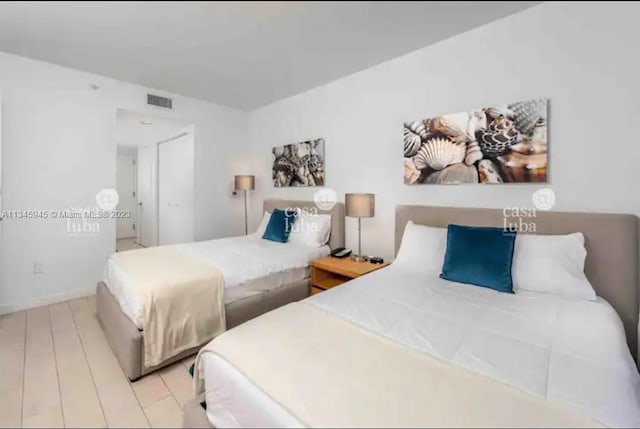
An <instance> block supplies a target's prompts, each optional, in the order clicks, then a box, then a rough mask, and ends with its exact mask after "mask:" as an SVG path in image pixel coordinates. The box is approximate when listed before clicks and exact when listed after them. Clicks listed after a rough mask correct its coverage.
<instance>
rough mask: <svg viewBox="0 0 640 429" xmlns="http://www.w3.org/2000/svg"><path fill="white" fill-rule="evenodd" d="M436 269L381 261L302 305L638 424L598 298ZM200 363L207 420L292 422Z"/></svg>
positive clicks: (623, 355)
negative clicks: (484, 282) (515, 288)
mask: <svg viewBox="0 0 640 429" xmlns="http://www.w3.org/2000/svg"><path fill="white" fill-rule="evenodd" d="M437 274H438V273H435V272H434V273H429V274H425V273H413V272H410V271H407V270H405V269H403V268H399V267H395V266H391V267H389V268H386V269H382V270H379V271H377V272H375V273H372V274H369V275H367V276H364V277H362V278H359V279H356V280H354V281H352V282H350V283H349V284H348V285H344V286H341V287H337V288H334V289H332V290H330V291H327V292H323V293H321V294H318V295H315V296H313V297H311V298H309V299H307V300H306V301H305V302H306V303H307V304H309V305H314V306H316V307H318V308H320V309H322V310H324V311H327V312H329V313H332V314H334V315H336V316H338V317H342V318H344V319H346V320H349V321H351V322H352V323H355V324H357V325H360V326H362V327H364V328H365V329H367V330H369V331H371V332H374V333H376V334H379V335H382V336H385V337H387V338H389V339H391V340H393V341H396V342H398V343H401V344H404V345H406V346H407V347H412V348H414V349H417V350H420V351H422V352H425V353H429V354H431V355H433V356H435V357H437V358H440V359H442V360H444V361H447V362H450V363H452V364H454V365H459V366H462V367H465V368H467V369H470V370H472V371H475V372H478V373H481V374H485V375H487V376H490V377H493V378H495V379H497V380H499V381H501V382H504V383H507V384H509V385H512V386H515V387H518V388H520V389H522V390H525V391H527V392H530V393H532V394H534V395H538V396H540V397H543V398H546V399H547V400H550V401H554V402H557V403H561V404H564V405H566V406H568V407H572V408H574V409H578V410H579V412H581V413H583V414H584V415H586V416H588V417H590V418H592V419H595V420H597V421H599V422H601V423H603V424H605V425H608V426H620V427H638V426H640V376H639V375H638V372H637V370H636V366H635V363H634V361H633V358H632V357H631V354H630V353H629V350H628V347H627V344H626V341H625V336H624V330H623V327H622V323H621V321H620V319H619V317H618V315H617V314H616V313H615V311H614V310H613V308H612V307H611V306H610V305H609V304H608V303H607V302H606V301H604V300H602V299H598V301H595V302H590V301H571V300H565V299H562V298H560V297H557V296H553V295H545V294H539V293H519V294H516V295H511V294H504V293H499V292H495V291H492V290H489V289H485V288H479V287H474V286H469V285H462V284H457V283H452V282H448V281H445V280H441V279H440V278H438V275H437ZM362 363H363V365H366V356H363V357H362ZM200 369H201V371H202V374H204V375H203V377H204V379H205V385H206V400H207V415H208V417H209V419H210V421H211V422H212V423H213V424H214V425H215V426H217V427H227V426H231V427H233V426H235V427H241V426H245V427H246V426H300V423H299V422H298V421H297V419H296V418H295V416H292V415H290V414H289V413H288V412H287V411H286V410H285V409H284V408H283V407H282V406H280V404H277V403H275V402H274V401H273V400H271V399H270V398H269V397H268V396H267V395H265V394H264V393H263V392H261V391H259V390H258V389H257V388H256V387H255V386H253V385H252V383H251V381H250V380H248V379H246V378H245V377H244V376H243V375H242V374H240V373H239V372H238V371H237V370H235V369H234V367H233V366H232V365H230V364H229V363H228V362H224V361H223V360H222V359H221V358H219V357H217V356H215V355H213V354H210V353H209V354H205V355H203V356H202V360H201V368H200ZM496 406H497V407H499V404H496ZM497 411H498V410H497Z"/></svg>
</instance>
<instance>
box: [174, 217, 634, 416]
mask: <svg viewBox="0 0 640 429" xmlns="http://www.w3.org/2000/svg"><path fill="white" fill-rule="evenodd" d="M524 220H525V221H526V222H527V223H529V222H535V225H536V232H537V233H538V234H569V233H572V232H582V233H583V234H584V236H585V246H586V248H587V260H586V264H585V272H586V275H587V277H588V278H589V281H590V282H591V284H592V285H593V287H594V289H595V291H596V293H597V294H598V295H599V296H601V297H603V298H605V299H606V300H607V301H608V302H609V303H610V304H611V305H612V306H613V308H614V309H615V310H616V311H617V312H618V314H619V315H620V318H621V319H622V323H623V325H624V328H625V332H626V334H627V343H628V344H629V349H630V351H631V354H632V355H633V357H634V359H636V362H637V361H638V330H639V328H638V312H639V308H640V307H639V303H638V298H639V297H640V293H639V288H640V251H639V248H638V247H639V245H638V242H639V240H640V223H639V219H638V217H637V216H634V215H626V214H600V213H568V212H540V211H539V212H537V213H536V216H535V218H528V219H524ZM409 221H413V222H414V223H417V224H420V225H430V226H437V227H441V228H445V227H446V226H447V225H449V224H450V223H456V224H461V225H474V226H498V227H503V226H504V222H505V217H504V211H503V210H501V209H479V208H459V207H430V206H411V205H401V206H397V207H396V219H395V253H396V254H397V253H398V249H399V248H400V243H401V241H402V235H403V233H404V228H405V226H406V224H407V222H409ZM518 221H519V219H518V218H517V217H512V216H509V217H507V218H506V222H508V223H509V224H517V223H518ZM203 401H204V398H203V397H199V398H195V399H193V400H191V401H189V402H188V403H187V404H185V406H184V417H183V427H185V428H213V426H212V425H211V423H210V422H209V420H208V418H207V415H206V411H205V410H204V408H203V407H202V405H201V403H202V402H203Z"/></svg>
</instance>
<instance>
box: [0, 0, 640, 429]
mask: <svg viewBox="0 0 640 429" xmlns="http://www.w3.org/2000/svg"><path fill="white" fill-rule="evenodd" d="M240 5H241V6H233V5H226V4H224V3H221V4H209V3H198V4H192V5H189V4H187V5H184V6H183V7H179V6H177V5H172V6H165V8H169V10H171V13H167V12H166V10H167V9H163V8H159V7H156V8H155V9H154V8H151V6H146V5H142V4H137V5H130V6H128V7H131V8H135V10H134V11H132V10H130V11H128V12H127V11H126V10H123V9H121V8H122V7H124V6H118V7H115V6H108V5H84V6H82V7H81V6H77V7H74V8H71V7H70V6H68V5H51V6H48V7H47V8H44V7H43V6H39V5H33V4H29V3H25V4H11V3H6V4H3V5H2V6H0V35H1V36H0V51H3V52H5V53H3V54H0V96H1V97H2V191H3V194H2V209H3V210H6V211H9V210H64V209H67V208H69V207H87V206H92V205H95V195H96V192H97V191H99V190H100V189H103V188H110V187H114V186H115V168H116V167H115V163H116V156H115V153H116V146H115V145H116V143H115V142H116V138H115V124H116V112H117V110H118V109H126V110H130V111H136V112H143V113H150V114H159V115H162V116H165V117H168V118H171V119H175V120H179V121H182V122H186V123H191V124H194V125H195V129H196V130H197V131H196V134H195V140H194V151H195V155H194V170H195V176H194V183H195V184H194V194H195V198H194V210H193V212H194V237H195V240H196V241H202V240H210V239H216V238H223V237H231V236H242V235H244V232H245V222H244V213H245V212H244V198H243V194H244V192H243V191H242V190H240V193H239V194H238V195H236V196H234V195H233V191H234V189H235V186H234V176H236V175H253V176H254V188H255V189H253V190H249V191H248V192H247V202H248V207H247V209H248V225H249V227H248V230H249V232H254V231H256V230H257V228H258V226H259V224H260V221H261V220H262V218H263V203H264V201H265V200H269V199H283V200H295V201H313V197H314V194H315V193H316V192H317V191H318V188H314V187H309V188H305V187H279V188H276V187H275V186H274V184H273V176H272V174H273V173H272V171H273V152H272V151H273V149H274V148H275V147H279V146H283V145H286V144H290V143H296V142H303V141H309V140H316V139H324V155H325V164H324V168H325V170H324V173H325V176H324V179H325V183H324V184H325V186H326V188H330V189H333V190H334V191H335V192H336V195H337V200H338V201H340V202H342V203H344V202H345V194H348V193H372V194H375V216H374V217H372V218H367V219H364V218H363V219H362V222H361V224H362V240H361V241H362V253H364V254H366V255H375V256H380V257H382V258H383V259H384V260H385V262H389V261H392V260H393V259H394V257H395V255H396V253H395V252H396V247H395V243H396V241H395V240H396V239H397V234H396V231H395V228H394V224H395V221H396V207H397V206H401V205H419V206H444V207H476V208H493V209H499V210H501V211H502V210H503V209H505V208H519V209H528V208H531V207H532V195H533V194H534V192H536V191H538V190H539V189H547V188H548V189H551V190H553V193H554V195H555V205H554V206H553V208H552V210H551V212H556V211H559V212H586V213H619V214H631V215H634V216H637V215H638V214H640V194H639V193H637V192H634V190H633V183H634V182H635V179H634V177H635V176H636V168H635V165H636V162H637V160H638V159H639V155H640V154H639V153H638V151H639V149H638V147H637V146H635V145H633V144H631V143H629V140H630V138H633V137H631V136H633V133H632V132H631V131H632V130H633V124H634V123H635V118H636V117H637V113H639V111H638V106H637V103H635V101H634V99H635V94H636V93H637V90H638V84H637V79H636V76H637V75H638V71H639V70H638V68H639V64H638V62H637V60H636V59H635V58H634V56H633V55H629V54H628V53H629V52H633V50H632V49H633V48H634V41H635V40H637V38H638V34H637V30H636V28H635V21H636V19H637V17H638V14H639V13H640V10H639V9H638V5H637V4H634V3H631V4H622V3H615V4H604V3H587V2H584V3H572V4H568V3H553V2H547V3H541V4H538V3H533V2H532V3H528V4H521V3H515V2H512V3H501V4H498V3H493V2H481V3H479V4H478V5H477V6H473V5H471V4H469V3H463V4H460V5H453V4H449V3H447V2H445V3H444V5H443V6H439V7H441V9H433V8H434V7H435V6H434V5H433V4H429V3H413V4H408V3H407V4H403V3H400V4H398V5H391V4H387V3H382V4H375V3H362V4H350V3H347V4H345V5H342V6H338V5H336V4H322V3H321V4H317V5H310V4H307V3H300V4H295V3H294V4H292V5H289V6H287V5H284V4H281V3H275V4H270V3H267V4H251V3H240ZM96 8H97V10H96ZM148 8H151V9H148ZM171 8H174V9H171ZM412 8H413V9H412ZM154 10H155V12H156V13H155V14H151V15H146V16H148V17H149V19H148V20H145V19H142V18H136V17H140V16H141V15H143V14H150V13H151V12H152V11H154ZM163 11H165V12H163ZM134 12H135V13H134ZM125 16H126V17H128V18H127V19H124V17H125ZM151 17H153V19H151ZM176 17H179V18H183V19H176ZM66 20H72V21H73V22H68V21H66ZM423 20H424V21H425V22H428V23H429V24H430V26H429V25H420V22H421V21H423ZM114 22H118V23H119V24H118V25H119V26H118V27H115V28H117V29H118V31H116V32H114V31H113V28H114V26H115V24H114ZM178 22H182V23H183V24H184V25H185V26H186V28H189V27H192V28H193V29H194V30H193V31H194V33H190V32H188V31H186V32H184V33H178V30H177V29H176V33H177V34H181V36H180V38H179V37H175V34H174V33H172V32H169V33H166V34H165V33H163V32H161V31H156V32H153V31H151V29H152V28H156V27H157V28H159V29H162V28H173V27H172V26H175V25H177V23H178ZM403 22H404V23H405V24H404V25H403V26H401V23H403ZM80 23H84V25H80ZM350 23H351V25H349V24H350ZM436 23H440V24H439V25H435V24H436ZM300 25H308V26H309V28H313V29H315V31H305V30H303V29H301V27H300ZM329 25H331V26H332V27H331V28H335V29H334V30H333V31H327V28H330V27H329ZM141 26H142V27H141ZM145 26H146V27H145ZM394 26H395V27H394ZM60 27H64V28H65V29H66V30H65V31H62V30H60ZM209 27H213V28H214V29H217V30H216V31H219V32H221V33H222V34H223V35H227V36H228V38H224V37H222V36H220V33H214V34H209V33H207V31H209ZM274 27H276V28H279V29H280V30H278V31H274V30H273V28H274ZM423 27H424V28H423ZM180 28H182V27H180ZM349 28H351V30H349ZM380 28H386V29H387V30H386V31H387V32H384V31H381V30H380ZM425 28H430V31H427V30H426V29H425ZM211 31H213V30H211ZM363 34H364V35H366V36H367V37H366V38H364V39H363V38H362V35H363ZM163 37H164V38H163ZM198 38H200V39H198ZM198 40H200V42H201V43H202V45H200V44H198V43H196V42H197V41H198ZM220 40H225V41H226V42H225V43H226V44H225V43H222V42H220ZM258 40H263V41H264V43H265V45H264V46H263V45H260V44H256V45H255V46H253V47H252V46H250V45H254V44H255V43H254V42H255V41H258ZM318 40H321V41H323V42H322V43H320V42H319V41H318ZM205 41H206V43H205ZM172 43H173V44H172ZM221 45H224V46H222V47H221ZM247 45H249V46H247ZM225 46H226V47H227V48H228V49H223V48H224V47H225ZM265 46H268V47H269V48H267V47H265ZM274 46H281V49H275V48H273V47H274ZM188 49H191V51H188ZM201 49H207V50H210V51H211V53H206V54H205V55H202V50H201ZM243 49H248V50H246V51H245V50H243ZM182 50H187V51H185V52H182ZM236 52H246V54H247V57H238V56H237V55H236V54H234V53H236ZM163 53H164V54H167V53H168V54H170V55H162V54H163ZM267 54H268V55H267ZM215 55H218V56H217V57H216V56H215ZM169 57H172V58H169ZM248 58H251V60H249V59H248ZM176 59H180V60H183V61H187V60H192V61H193V63H191V64H190V65H191V66H192V67H184V64H182V63H180V62H179V61H177V60H176ZM153 61H160V62H159V63H154V62H153ZM305 61H307V62H309V64H312V65H313V67H303V68H302V69H301V68H300V64H301V63H304V62H305ZM147 62H149V66H146V65H145V64H146V63H147ZM220 64H222V65H223V66H224V67H226V68H222V69H221V68H218V67H222V66H221V65H220ZM247 65H252V66H255V67H254V68H251V72H250V71H249V70H248V67H247ZM308 69H313V70H314V72H313V73H312V72H311V71H310V70H308ZM81 70H82V71H81ZM191 70H192V71H193V73H192V74H189V73H187V71H191ZM252 73H253V74H252ZM229 76H231V78H230V77H229ZM256 82H258V83H256ZM149 93H151V94H156V95H160V96H164V97H168V98H170V99H172V100H173V109H171V110H162V109H161V108H157V107H155V106H149V105H147V94H149ZM534 98H546V99H548V100H549V102H548V114H549V135H548V138H549V142H550V144H551V145H552V148H551V149H550V151H549V171H548V178H547V181H546V182H547V183H544V184H543V183H531V184H503V185H496V186H481V185H468V184H464V185H459V186H445V185H429V184H424V185H422V184H420V185H415V186H414V185H412V186H409V185H405V184H404V183H403V182H404V181H403V167H401V162H402V159H401V158H402V152H401V149H400V148H401V147H402V146H401V145H402V142H403V135H402V132H403V124H404V123H410V122H411V121H415V120H417V119H425V118H429V117H435V116H437V115H442V114H446V113H449V112H466V111H471V110H472V109H475V108H477V107H480V106H492V105H494V103H495V104H497V105H501V104H508V103H513V102H517V101H520V100H530V99H534ZM43 100H46V102H43ZM225 106H230V107H225ZM612 109H613V111H615V112H616V114H615V115H613V114H612V113H610V111H611V110H612ZM609 142H611V143H610V144H607V143H609ZM605 147H606V148H607V150H603V148H605ZM610 147H615V148H618V147H620V148H623V149H625V151H617V150H609V148H610ZM610 159H611V162H609V160H610ZM595 173H598V174H595ZM501 219H502V217H501ZM523 222H526V223H527V224H529V223H531V222H530V221H529V220H523ZM516 223H518V220H516ZM498 226H503V225H502V223H500V225H498ZM100 227H101V231H100V232H99V233H95V234H85V235H81V236H78V235H76V236H70V235H69V234H68V233H67V230H66V227H65V226H64V225H61V224H60V223H58V222H54V221H53V220H51V219H35V220H27V221H20V222H18V221H16V220H11V219H8V218H5V219H4V220H3V222H2V228H3V229H2V237H1V239H0V242H1V243H2V252H3V253H2V267H1V268H0V270H1V272H0V274H1V282H2V283H1V287H0V312H1V313H3V314H6V315H7V316H4V317H3V319H2V325H1V328H2V330H3V337H2V338H3V339H4V338H6V337H11V340H10V341H9V343H2V345H1V346H2V350H3V355H2V358H3V359H2V363H1V364H0V365H1V368H0V371H2V373H1V374H2V377H0V378H1V380H2V384H3V385H2V386H1V387H2V390H1V391H0V395H2V399H3V400H2V401H0V402H1V403H2V404H3V407H7V408H6V409H7V411H6V412H5V408H2V412H1V413H0V415H1V416H2V419H3V421H2V424H3V425H6V426H20V425H24V426H28V425H30V424H31V425H37V426H46V425H51V426H63V425H65V424H66V425H67V426H69V427H73V426H105V425H108V426H138V425H142V426H147V425H152V426H164V427H166V426H172V425H181V424H182V409H181V408H182V406H183V405H184V401H185V400H186V399H190V398H188V396H189V395H191V397H192V396H193V391H192V390H191V386H190V383H191V378H190V376H189V374H188V372H187V371H186V366H189V365H190V363H191V360H192V358H188V359H189V360H187V361H186V363H189V365H185V364H182V369H184V371H182V372H180V371H179V370H180V367H178V366H176V365H170V366H169V367H167V368H168V369H164V371H163V370H160V371H156V372H153V373H151V374H149V375H148V376H146V377H142V378H141V379H140V380H139V381H135V382H132V383H131V382H129V380H128V378H127V377H126V376H125V375H124V370H123V369H122V368H121V367H122V363H121V362H119V361H118V360H117V358H116V357H115V356H114V355H113V352H111V347H110V346H109V343H108V341H107V340H106V337H104V336H103V337H100V335H103V334H102V331H101V330H100V329H101V328H100V326H99V325H98V322H97V320H96V319H95V317H94V316H92V314H91V306H92V305H93V301H92V299H89V300H87V299H86V298H85V297H89V296H91V295H94V296H95V292H96V284H97V283H98V282H99V281H101V280H103V271H104V268H105V263H106V261H107V259H108V258H109V256H110V255H111V254H112V253H113V252H114V251H115V248H114V242H115V240H114V237H115V222H108V221H106V222H101V223H100ZM344 234H345V240H344V244H343V245H344V246H346V247H349V248H352V249H354V253H358V252H357V250H356V249H357V248H358V220H357V219H355V218H352V217H346V218H344ZM635 243H636V246H637V239H636V240H635ZM636 267H637V263H636ZM346 287H347V286H345V288H346ZM594 287H596V286H595V285H594ZM337 289H340V288H337ZM321 296H322V294H320V295H319V297H321ZM70 300H71V301H70ZM69 301H70V302H71V303H70V304H64V303H68V302H69ZM60 303H63V304H60ZM48 305H51V307H46V306H48ZM43 306H44V307H43ZM42 308H45V309H46V311H45V313H42V311H41V310H39V309H42ZM11 314H13V315H14V316H12V317H9V316H8V315H11ZM16 315H17V316H16ZM70 316H73V317H72V318H71V319H70ZM41 318H44V319H45V320H44V321H42V320H41ZM74 318H75V319H74ZM69 320H74V321H75V330H76V331H77V334H74V335H75V336H74V335H72V333H74V332H75V331H70V332H71V333H69V334H68V335H66V334H67V333H68V332H67V330H65V329H64V327H65V326H67V325H65V323H68V322H69ZM29 321H32V327H35V328H36V329H32V328H31V327H30V325H29ZM56 321H61V322H60V323H61V325H62V328H61V329H56V326H58V325H56ZM40 322H42V323H45V324H44V326H51V327H52V330H51V333H50V334H48V335H46V332H47V330H41V329H37V328H38V327H39V325H38V324H39V323H40ZM10 329H16V332H14V333H13V334H9V331H10ZM32 336H33V339H32V338H31V337H32ZM100 338H101V339H100ZM30 344H35V345H37V344H39V345H40V346H39V347H38V350H39V353H38V354H36V355H32V354H30V353H29V348H28V347H31V346H29V345H30ZM25 345H26V346H28V347H27V353H25V351H24V348H25ZM20 346H22V349H21V347H20ZM62 346H64V347H67V348H69V349H70V350H71V351H72V352H73V353H79V354H78V356H80V354H82V355H83V356H85V358H83V359H84V360H80V361H79V362H83V363H82V364H81V365H80V367H79V369H77V370H76V371H75V372H74V374H73V378H72V379H71V381H76V380H78V383H77V384H73V383H71V382H70V381H69V380H67V379H65V376H64V374H65V373H64V371H57V370H59V369H60V365H61V364H60V362H58V365H56V364H55V358H56V356H57V357H58V358H59V359H60V358H61V357H60V356H58V354H57V349H56V348H57V347H62ZM21 350H22V351H21ZM5 351H6V353H5ZM107 355H108V358H107V357H104V356H107ZM73 356H75V354H74V355H73ZM52 360H53V362H54V363H53V364H52V363H51V362H52ZM73 362H75V361H73ZM38 371H41V372H38ZM30 374H32V375H33V376H35V377H37V378H38V380H34V379H33V376H32V375H30ZM100 374H105V375H104V376H101V375H100ZM5 383H6V384H5ZM43 384H44V385H46V386H48V387H49V388H48V389H42V388H41V385H43ZM78 385H79V386H80V390H79V391H80V392H82V395H79V394H78V393H77V392H78V390H76V388H77V386H78ZM52 392H53V393H52ZM55 392H58V393H55ZM79 396H80V397H81V398H82V399H77V398H78V397H79ZM23 400H24V403H23ZM11 404H13V405H11ZM78 404H80V405H82V407H79V406H78ZM78 408H81V409H82V412H80V411H77V410H78ZM5 419H6V420H5ZM5 422H6V423H5Z"/></svg>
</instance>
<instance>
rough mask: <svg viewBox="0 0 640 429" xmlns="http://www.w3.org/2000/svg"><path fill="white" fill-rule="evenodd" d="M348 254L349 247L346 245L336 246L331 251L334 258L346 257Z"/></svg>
mask: <svg viewBox="0 0 640 429" xmlns="http://www.w3.org/2000/svg"><path fill="white" fill-rule="evenodd" d="M349 255H351V249H347V248H346V247H338V248H337V249H333V250H332V251H331V256H332V257H334V258H346V257H347V256H349Z"/></svg>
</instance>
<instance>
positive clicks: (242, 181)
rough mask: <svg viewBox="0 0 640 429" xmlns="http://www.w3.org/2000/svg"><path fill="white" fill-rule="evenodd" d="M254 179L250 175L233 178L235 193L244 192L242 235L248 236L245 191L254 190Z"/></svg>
mask: <svg viewBox="0 0 640 429" xmlns="http://www.w3.org/2000/svg"><path fill="white" fill-rule="evenodd" d="M255 185H256V179H255V176H252V175H240V176H235V189H236V191H244V234H245V235H247V234H249V224H248V222H247V191H252V190H254V189H255Z"/></svg>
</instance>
